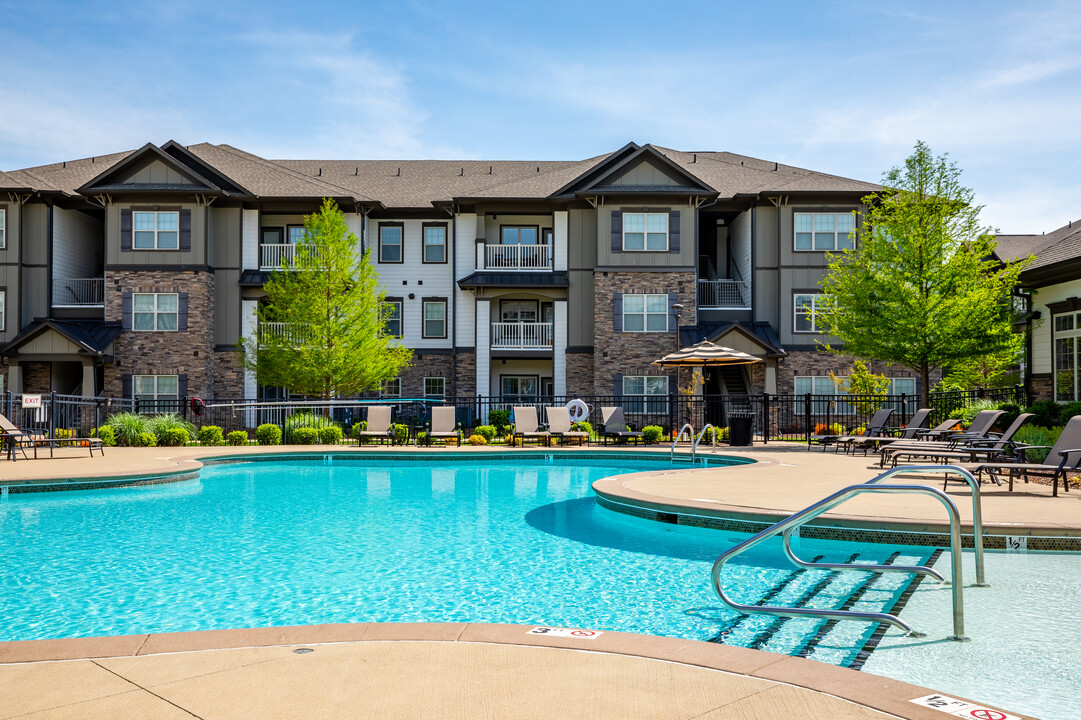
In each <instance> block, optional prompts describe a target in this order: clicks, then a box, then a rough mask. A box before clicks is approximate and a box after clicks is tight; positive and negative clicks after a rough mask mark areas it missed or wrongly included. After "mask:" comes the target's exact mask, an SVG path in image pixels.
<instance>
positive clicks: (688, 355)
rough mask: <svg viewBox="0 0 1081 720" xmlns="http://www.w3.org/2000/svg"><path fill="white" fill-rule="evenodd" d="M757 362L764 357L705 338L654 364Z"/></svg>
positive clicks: (711, 364) (744, 363) (681, 364)
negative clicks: (723, 345) (715, 343)
mask: <svg viewBox="0 0 1081 720" xmlns="http://www.w3.org/2000/svg"><path fill="white" fill-rule="evenodd" d="M756 362H762V358H757V357H755V356H754V355H748V354H747V353H745V352H740V351H739V350H733V349H732V348H726V347H721V346H720V345H714V344H713V343H711V342H710V341H708V340H703V341H702V342H699V343H695V344H694V345H691V346H690V347H686V348H682V349H681V350H677V351H675V352H674V353H669V354H668V355H665V356H664V357H662V358H661V359H660V360H654V361H653V364H654V365H675V366H677V367H707V366H713V365H749V364H751V363H756Z"/></svg>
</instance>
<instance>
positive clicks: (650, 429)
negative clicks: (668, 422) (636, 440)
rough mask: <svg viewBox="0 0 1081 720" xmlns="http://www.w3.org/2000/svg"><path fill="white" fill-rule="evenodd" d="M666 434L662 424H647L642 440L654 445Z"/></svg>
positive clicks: (643, 429) (643, 430)
mask: <svg viewBox="0 0 1081 720" xmlns="http://www.w3.org/2000/svg"><path fill="white" fill-rule="evenodd" d="M663 435H664V429H663V428H661V426H660V425H646V426H645V427H644V428H642V442H644V443H645V444H646V445H652V444H653V443H655V442H657V441H659V440H660V439H661V437H662V436H663Z"/></svg>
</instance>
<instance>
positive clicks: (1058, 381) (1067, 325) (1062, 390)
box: [1051, 312, 1081, 402]
mask: <svg viewBox="0 0 1081 720" xmlns="http://www.w3.org/2000/svg"><path fill="white" fill-rule="evenodd" d="M1053 327H1054V335H1053V337H1054V344H1053V347H1054V352H1053V353H1051V355H1052V361H1053V362H1054V368H1053V371H1054V375H1053V377H1054V380H1055V400H1057V401H1058V402H1074V401H1075V400H1077V398H1078V392H1077V388H1078V382H1077V366H1078V362H1077V359H1078V350H1079V348H1078V345H1079V344H1081V313H1073V312H1069V313H1063V314H1059V315H1055V316H1054V325H1053Z"/></svg>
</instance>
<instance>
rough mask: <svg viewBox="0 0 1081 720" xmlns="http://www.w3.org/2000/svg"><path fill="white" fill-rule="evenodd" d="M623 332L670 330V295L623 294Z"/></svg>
mask: <svg viewBox="0 0 1081 720" xmlns="http://www.w3.org/2000/svg"><path fill="white" fill-rule="evenodd" d="M623 332H643V333H644V332H668V295H664V294H657V295H628V294H624V295H623Z"/></svg>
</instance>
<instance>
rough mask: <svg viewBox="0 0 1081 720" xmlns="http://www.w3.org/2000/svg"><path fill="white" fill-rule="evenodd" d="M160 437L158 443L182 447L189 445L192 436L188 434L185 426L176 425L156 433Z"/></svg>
mask: <svg viewBox="0 0 1081 720" xmlns="http://www.w3.org/2000/svg"><path fill="white" fill-rule="evenodd" d="M154 434H155V435H157V437H158V445H161V446H162V447H180V446H182V445H187V444H188V440H190V439H191V436H190V435H188V431H187V430H185V429H184V428H179V427H174V428H166V429H165V430H162V431H161V432H160V433H154Z"/></svg>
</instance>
